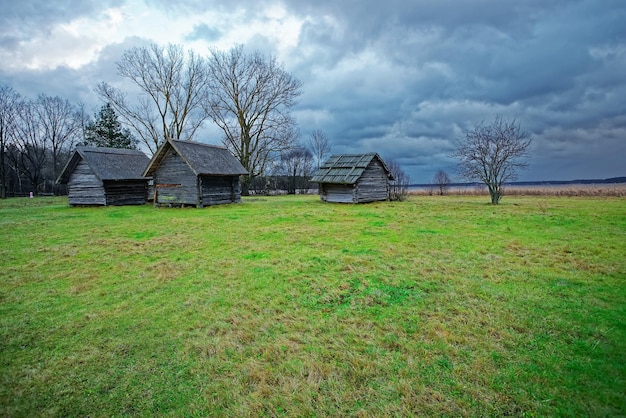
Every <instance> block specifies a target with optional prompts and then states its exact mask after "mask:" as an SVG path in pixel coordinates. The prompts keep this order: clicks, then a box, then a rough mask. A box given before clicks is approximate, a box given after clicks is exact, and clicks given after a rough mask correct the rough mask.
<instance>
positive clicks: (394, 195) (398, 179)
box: [386, 159, 411, 201]
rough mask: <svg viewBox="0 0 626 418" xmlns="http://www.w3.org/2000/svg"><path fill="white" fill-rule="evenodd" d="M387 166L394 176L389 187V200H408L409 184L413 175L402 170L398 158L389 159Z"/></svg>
mask: <svg viewBox="0 0 626 418" xmlns="http://www.w3.org/2000/svg"><path fill="white" fill-rule="evenodd" d="M386 164H387V168H388V169H389V171H390V172H391V175H392V176H393V180H392V182H391V185H390V189H389V200H399V201H404V200H406V198H407V196H408V195H409V185H410V184H411V177H410V176H409V175H408V174H406V173H405V172H404V170H402V167H401V166H400V163H398V162H397V161H396V160H393V159H388V160H387V161H386Z"/></svg>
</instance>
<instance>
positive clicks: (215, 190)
mask: <svg viewBox="0 0 626 418" xmlns="http://www.w3.org/2000/svg"><path fill="white" fill-rule="evenodd" d="M247 173H248V172H247V171H246V169H245V168H243V166H242V165H241V163H240V162H239V161H238V160H237V159H236V158H235V157H234V156H233V154H231V153H230V151H228V150H227V149H226V148H224V147H219V146H215V145H207V144H201V143H198V142H192V141H180V140H174V139H169V140H168V141H166V142H165V143H164V144H163V145H161V147H159V149H158V150H157V152H156V154H154V156H153V157H152V160H151V161H150V163H149V164H148V166H147V167H146V169H145V171H144V172H143V175H144V176H146V177H152V178H153V188H154V204H155V206H161V205H168V206H196V207H198V208H202V207H204V206H210V205H220V204H224V203H238V202H241V182H240V181H239V176H240V175H243V174H247Z"/></svg>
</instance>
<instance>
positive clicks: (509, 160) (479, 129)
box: [452, 116, 532, 205]
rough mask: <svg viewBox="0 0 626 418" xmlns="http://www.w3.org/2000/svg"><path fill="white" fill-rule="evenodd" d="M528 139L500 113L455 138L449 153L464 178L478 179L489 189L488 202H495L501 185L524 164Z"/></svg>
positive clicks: (501, 192) (495, 203)
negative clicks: (489, 120) (455, 159)
mask: <svg viewBox="0 0 626 418" xmlns="http://www.w3.org/2000/svg"><path fill="white" fill-rule="evenodd" d="M531 144H532V138H531V136H530V134H529V133H528V132H525V131H523V130H522V129H521V128H520V125H519V123H517V122H516V121H515V119H514V120H512V121H507V120H504V119H503V118H502V117H501V116H497V117H496V119H495V120H494V121H493V122H492V123H491V124H489V125H484V124H482V123H481V124H478V125H476V126H475V127H474V129H472V130H469V131H467V132H466V133H465V137H464V138H462V139H461V140H459V141H458V143H457V145H456V149H455V150H454V151H453V153H452V156H453V157H456V158H457V159H458V160H459V162H460V165H459V173H460V174H461V176H463V177H465V178H466V179H468V180H478V181H481V182H482V183H484V184H485V185H486V186H487V188H488V189H489V194H490V195H491V203H492V204H494V205H497V204H498V203H499V202H500V199H501V198H502V196H503V193H504V184H505V183H506V182H507V181H512V180H515V179H516V178H517V175H518V171H519V170H521V169H522V168H524V167H526V166H527V165H528V164H527V163H526V162H525V161H524V160H523V159H524V158H526V157H528V153H529V150H530V147H531Z"/></svg>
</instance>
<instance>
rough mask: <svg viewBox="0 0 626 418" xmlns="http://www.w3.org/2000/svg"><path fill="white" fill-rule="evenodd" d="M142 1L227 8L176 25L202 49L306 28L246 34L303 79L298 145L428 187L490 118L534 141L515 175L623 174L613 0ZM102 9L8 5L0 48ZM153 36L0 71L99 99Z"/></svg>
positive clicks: (199, 9)
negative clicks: (93, 55)
mask: <svg viewBox="0 0 626 418" xmlns="http://www.w3.org/2000/svg"><path fill="white" fill-rule="evenodd" d="M26 3H28V4H26ZM118 3H119V2H109V3H108V4H110V5H115V4H118ZM146 4H147V5H148V6H149V7H150V8H151V9H152V10H155V9H161V10H165V11H166V13H167V14H168V16H172V17H175V16H189V15H194V14H198V13H203V12H206V11H211V12H214V13H216V14H223V15H224V16H225V15H226V14H228V15H230V17H231V19H230V20H229V19H224V20H220V21H218V22H217V25H216V22H202V23H199V24H198V23H196V24H195V26H190V27H189V28H188V30H187V31H186V32H187V40H208V41H209V42H211V43H212V42H215V43H218V42H219V41H221V40H222V39H224V38H225V37H227V36H228V35H229V30H230V28H229V27H228V26H227V25H228V24H231V23H226V22H233V21H238V22H243V23H245V22H247V21H253V20H254V19H259V18H260V16H261V15H262V12H263V11H264V10H266V9H269V8H270V7H271V6H273V5H276V4H282V6H283V7H284V8H285V9H286V10H287V11H288V12H289V13H291V15H292V16H296V17H297V18H298V19H300V22H301V24H302V26H301V27H300V32H299V34H298V38H297V39H293V40H292V41H293V42H295V43H296V46H295V47H293V48H291V47H290V48H287V49H285V48H283V49H280V48H279V45H277V44H276V42H275V40H273V39H275V36H274V35H275V34H272V33H250V34H248V35H249V36H247V39H248V41H247V44H246V49H247V50H254V49H258V50H260V51H262V52H264V53H271V54H275V55H280V56H279V59H280V61H282V62H283V63H284V65H285V68H286V69H287V70H288V71H289V72H291V73H292V74H293V75H294V76H296V77H298V78H299V79H300V80H301V81H302V82H303V95H302V97H301V100H300V103H299V105H298V107H297V109H296V116H297V119H298V122H299V124H300V130H301V132H302V139H303V140H304V141H306V139H307V137H308V135H309V133H310V132H311V131H312V130H313V129H322V130H323V131H325V132H326V134H327V135H328V136H329V138H330V139H331V142H332V146H333V151H335V152H365V151H377V152H379V153H380V154H381V155H383V156H386V157H389V158H393V159H396V160H398V161H399V162H401V164H402V165H403V167H405V169H406V170H407V171H408V172H409V174H410V175H411V177H412V178H413V180H414V181H416V182H427V181H429V180H430V179H431V178H432V176H433V175H434V173H435V172H436V171H437V170H438V169H440V168H443V169H446V170H448V171H450V172H452V171H453V168H454V161H453V160H451V159H450V158H449V157H448V155H449V152H450V150H451V148H452V145H453V142H454V141H455V140H456V139H458V138H459V137H461V136H462V135H463V133H464V132H465V131H466V130H467V129H470V128H472V127H473V126H475V125H476V124H477V123H480V122H490V121H491V120H493V118H494V117H495V116H496V115H502V116H504V117H506V118H515V119H516V120H518V121H519V122H520V124H521V125H522V127H523V128H524V129H526V130H528V131H529V132H530V133H531V134H532V135H533V137H534V146H533V157H532V158H531V161H530V166H529V170H528V171H527V172H524V173H522V176H521V178H522V179H523V180H541V179H573V178H584V177H593V178H601V177H611V176H622V175H626V172H624V168H623V161H622V160H623V157H622V156H623V155H626V117H625V116H624V115H626V101H625V100H624V99H623V98H624V97H626V77H625V76H624V74H626V25H624V23H623V22H626V3H625V2H623V1H622V0H619V1H616V0H607V1H597V0H561V1H559V0H557V1H550V2H546V1H544V0H527V1H523V0H520V1H516V2H509V1H501V0H475V1H471V2H468V1H459V0H441V1H437V2H433V1H426V0H413V1H407V0H405V1H400V0H389V1H385V2H380V1H378V0H360V1H355V0H353V1H336V0H316V1H311V0H307V1H284V2H282V3H277V2H276V1H272V0H265V1H261V2H259V1H252V0H242V1H238V2H236V4H233V3H232V2H224V1H201V0H180V1H176V2H172V1H165V0H149V1H147V2H146ZM105 7H106V5H102V3H101V2H85V1H74V2H72V1H64V2H60V1H59V2H48V1H46V2H44V1H35V2H33V1H30V2H12V3H8V2H7V5H6V7H4V8H3V11H4V13H3V14H2V15H0V24H2V27H3V28H8V29H2V31H0V49H2V48H11V47H15V45H17V43H18V42H20V41H21V40H23V39H26V38H28V37H32V36H40V35H41V34H45V33H46V31H50V30H51V28H52V27H53V25H54V24H56V23H59V22H67V21H69V20H71V18H73V17H78V16H86V15H89V14H92V13H96V12H98V11H102V10H103V9H104V8H105ZM234 16H236V18H234V20H233V17H234ZM239 30H243V31H244V32H245V31H246V30H247V27H246V26H245V25H244V27H243V28H242V29H239ZM138 36H141V35H138ZM273 36H274V37H273ZM290 41H291V40H290ZM149 42H150V40H149V39H145V38H135V39H127V40H126V41H125V42H124V43H123V44H119V45H111V46H109V47H107V48H105V49H103V50H102V51H100V52H99V56H98V59H97V61H94V62H91V63H89V64H87V65H85V66H84V67H82V68H80V69H78V70H73V69H70V68H65V67H63V66H61V67H58V68H56V69H54V70H50V71H45V72H43V71H42V72H36V71H29V70H25V71H21V72H12V73H11V74H10V75H3V74H0V76H1V77H2V78H3V80H5V79H6V80H7V81H8V82H10V83H11V84H12V85H13V86H14V87H15V88H16V89H17V90H19V91H21V92H24V90H29V91H30V90H32V91H33V92H46V93H47V94H57V92H59V93H58V94H62V93H63V91H65V92H66V94H64V95H63V96H64V97H68V98H71V97H69V96H74V97H77V98H79V99H80V100H82V101H88V100H89V98H90V97H91V101H92V102H94V103H97V100H96V99H97V98H96V99H94V96H93V92H92V90H93V87H95V85H96V84H97V83H98V82H100V81H108V82H111V83H115V82H118V83H119V82H120V81H119V79H118V78H117V76H116V74H115V73H116V69H115V61H116V60H118V59H119V56H121V53H122V51H123V50H124V49H125V48H127V47H130V46H136V45H137V44H141V43H144V44H145V43H149ZM174 42H178V41H176V40H175V41H174ZM198 52H200V53H205V52H206V51H198ZM14 83H17V84H14ZM90 94H91V96H90Z"/></svg>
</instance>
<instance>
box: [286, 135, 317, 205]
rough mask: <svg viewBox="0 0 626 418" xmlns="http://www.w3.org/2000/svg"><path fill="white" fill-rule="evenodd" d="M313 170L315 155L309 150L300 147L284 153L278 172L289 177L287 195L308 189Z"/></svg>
mask: <svg viewBox="0 0 626 418" xmlns="http://www.w3.org/2000/svg"><path fill="white" fill-rule="evenodd" d="M312 168H313V154H312V153H311V151H309V150H308V149H307V148H305V147H302V146H299V147H295V148H292V149H290V150H288V151H286V152H284V153H282V155H281V157H280V169H279V171H278V172H279V173H281V174H284V175H286V176H287V194H296V191H297V190H298V189H300V190H303V189H305V188H306V187H307V185H308V183H309V178H310V176H311V171H312Z"/></svg>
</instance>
